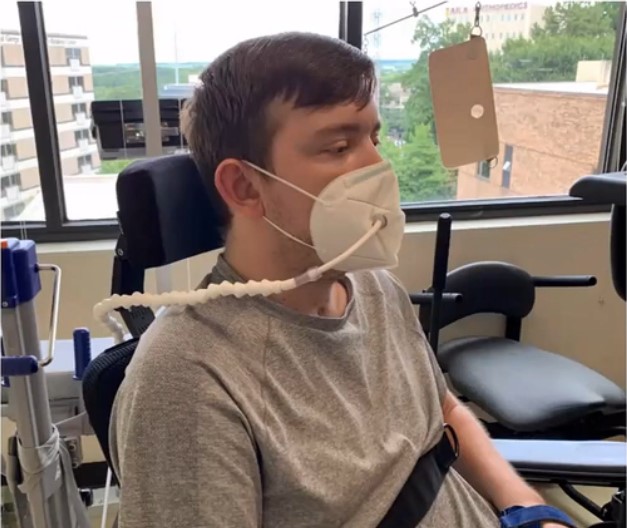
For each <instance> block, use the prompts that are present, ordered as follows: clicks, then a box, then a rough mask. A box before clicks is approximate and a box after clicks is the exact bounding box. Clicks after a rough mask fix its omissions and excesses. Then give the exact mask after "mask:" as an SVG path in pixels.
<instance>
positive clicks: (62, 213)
mask: <svg viewBox="0 0 627 528" xmlns="http://www.w3.org/2000/svg"><path fill="white" fill-rule="evenodd" d="M339 9H340V24H339V28H338V30H339V31H338V36H339V38H341V39H343V40H345V41H346V42H348V43H350V44H352V45H354V46H355V47H357V48H359V49H361V48H362V39H363V29H364V28H363V2H357V1H344V0H342V1H340V2H339ZM18 11H19V20H20V27H21V33H22V45H23V47H24V58H25V67H26V71H27V72H28V73H27V83H28V92H29V100H30V108H31V117H32V121H33V129H34V133H35V142H36V146H37V158H38V165H39V175H40V185H41V190H42V197H43V203H44V211H45V219H44V220H42V221H40V222H15V221H8V222H2V229H3V232H4V236H5V237H20V236H21V234H22V233H23V232H24V229H25V228H26V230H27V233H28V237H29V238H30V239H32V240H35V241H36V242H66V241H81V240H104V239H114V238H116V237H117V235H118V234H119V227H118V223H117V221H116V220H115V219H114V218H108V219H101V220H84V221H78V220H69V219H68V217H67V210H66V204H65V196H64V191H63V177H62V169H61V159H60V152H59V142H58V134H57V128H56V119H55V108H54V100H53V96H52V82H51V73H50V67H49V59H48V48H47V38H46V31H45V24H44V15H43V5H42V3H41V2H18ZM626 11H627V9H626V6H625V5H624V4H623V6H622V10H621V14H620V17H621V21H620V22H621V23H620V24H619V26H618V27H621V28H624V27H625V23H626ZM626 40H627V39H626V32H625V31H623V32H622V33H619V34H617V35H616V46H615V54H614V60H613V69H612V76H611V83H610V92H609V93H608V102H607V108H606V115H605V123H604V132H603V140H602V148H601V149H600V156H599V170H600V171H602V172H607V171H608V167H611V166H612V163H616V160H617V159H620V158H623V161H622V163H624V150H622V149H621V141H620V139H619V140H618V141H617V139H616V137H615V136H616V134H618V133H619V132H617V131H616V129H619V128H620V127H616V126H615V125H616V123H618V122H620V121H621V120H622V121H623V127H624V125H625V115H624V112H622V114H621V104H620V97H619V95H620V93H624V89H625V88H624V82H623V85H622V88H621V87H620V86H619V84H620V82H619V79H620V77H621V76H622V77H623V78H624V76H625V73H626V72H625V71H624V70H625V67H624V65H620V64H618V61H617V60H616V59H617V57H624V56H625V41H626ZM621 90H622V92H621ZM611 126H614V130H611V129H610V127H611ZM621 165H622V164H621ZM621 165H619V167H620V166H621ZM582 176H583V175H582ZM403 210H404V212H405V215H406V218H407V221H409V222H413V221H433V220H436V219H437V218H438V217H439V215H440V214H441V213H444V212H447V213H449V214H451V215H453V217H454V218H455V219H456V220H464V219H478V218H486V219H487V218H504V217H524V216H542V215H561V214H583V213H593V212H609V210H610V207H609V206H605V205H587V204H583V203H582V202H581V201H580V200H579V199H577V198H572V197H570V196H568V195H557V196H538V197H522V198H490V199H476V200H442V201H433V202H427V203H404V204H403Z"/></svg>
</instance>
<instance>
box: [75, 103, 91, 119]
mask: <svg viewBox="0 0 627 528" xmlns="http://www.w3.org/2000/svg"><path fill="white" fill-rule="evenodd" d="M86 113H87V105H86V104H85V103H78V104H73V105H72V114H73V115H74V117H76V114H86Z"/></svg>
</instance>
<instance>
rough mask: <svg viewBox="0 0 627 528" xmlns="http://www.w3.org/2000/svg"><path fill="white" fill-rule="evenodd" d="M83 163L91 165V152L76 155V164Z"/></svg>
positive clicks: (80, 164)
mask: <svg viewBox="0 0 627 528" xmlns="http://www.w3.org/2000/svg"><path fill="white" fill-rule="evenodd" d="M83 165H91V154H86V155H85V156H79V157H78V166H79V167H82V166H83Z"/></svg>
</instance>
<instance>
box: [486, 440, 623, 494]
mask: <svg viewBox="0 0 627 528" xmlns="http://www.w3.org/2000/svg"><path fill="white" fill-rule="evenodd" d="M493 442H494V445H495V446H496V448H497V449H498V451H499V452H500V453H501V455H502V456H503V457H504V458H505V459H506V460H507V461H508V462H509V463H510V464H512V465H513V466H514V467H515V468H516V469H517V470H518V472H519V473H520V474H521V475H522V476H523V477H525V478H527V479H531V480H544V481H556V480H568V482H570V483H571V484H575V485H577V484H580V485H581V484H584V485H585V484H587V485H601V486H621V485H624V483H625V478H626V476H627V475H626V473H627V471H626V465H627V451H626V450H625V443H624V442H610V441H601V442H598V441H572V440H501V439H499V440H493Z"/></svg>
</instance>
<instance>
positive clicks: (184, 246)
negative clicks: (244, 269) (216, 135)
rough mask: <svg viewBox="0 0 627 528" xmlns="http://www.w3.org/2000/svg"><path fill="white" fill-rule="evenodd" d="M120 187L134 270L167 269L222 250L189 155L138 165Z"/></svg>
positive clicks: (123, 175) (122, 176)
mask: <svg viewBox="0 0 627 528" xmlns="http://www.w3.org/2000/svg"><path fill="white" fill-rule="evenodd" d="M116 189H117V197H118V208H119V211H118V219H119V222H120V227H121V229H122V232H123V234H124V235H125V237H126V242H127V258H128V259H129V261H130V262H131V264H132V265H133V266H134V267H138V268H142V269H148V268H153V267H158V266H164V265H166V264H171V263H173V262H176V261H179V260H183V259H186V258H188V257H192V256H194V255H198V254H200V253H204V252H206V251H211V250H213V249H217V248H220V247H222V246H223V240H222V237H221V236H220V233H219V231H218V229H217V227H216V226H217V221H216V218H215V216H214V213H213V208H212V207H211V203H210V201H209V195H208V194H207V188H206V186H205V184H204V182H203V181H202V178H201V176H200V173H199V172H198V169H197V167H196V164H195V163H194V160H193V159H192V158H191V156H189V155H188V154H177V155H173V156H164V157H160V158H153V159H144V160H140V161H135V162H133V163H132V164H131V165H129V166H128V167H126V168H125V169H124V170H123V171H122V172H121V173H120V175H119V176H118V180H117V185H116Z"/></svg>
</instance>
